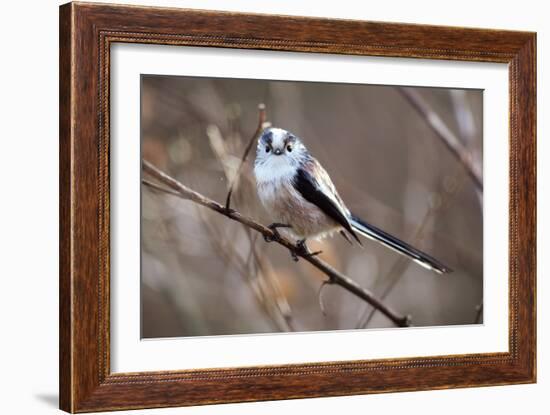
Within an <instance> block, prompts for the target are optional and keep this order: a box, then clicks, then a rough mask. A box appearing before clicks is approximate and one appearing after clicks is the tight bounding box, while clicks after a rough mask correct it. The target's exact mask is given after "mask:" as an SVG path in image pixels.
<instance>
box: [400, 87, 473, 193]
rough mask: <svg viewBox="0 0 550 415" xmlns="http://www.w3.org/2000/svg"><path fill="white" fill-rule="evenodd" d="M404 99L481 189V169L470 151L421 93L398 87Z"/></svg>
mask: <svg viewBox="0 0 550 415" xmlns="http://www.w3.org/2000/svg"><path fill="white" fill-rule="evenodd" d="M398 90H399V92H400V93H401V94H402V95H403V96H404V97H405V99H406V100H407V101H408V102H409V103H410V104H411V105H412V106H413V107H414V109H416V110H417V111H418V112H419V113H420V114H421V115H422V116H423V117H424V119H425V120H426V122H427V123H428V125H429V126H430V127H431V129H432V130H433V131H434V132H435V133H436V134H437V135H438V137H439V138H440V139H441V141H443V143H445V145H446V146H447V148H448V149H449V151H450V152H451V153H452V154H453V155H454V156H455V157H456V158H457V159H458V160H459V161H460V162H461V163H462V165H463V166H464V168H465V169H466V172H467V173H468V175H469V176H470V177H471V178H472V180H473V181H474V183H475V185H476V187H477V188H478V189H479V190H482V189H483V179H482V175H481V171H480V169H479V167H478V166H476V164H475V163H474V162H473V160H472V157H471V155H470V151H469V150H468V149H467V148H466V147H465V145H464V144H463V143H462V141H461V140H459V139H458V138H457V136H456V135H455V134H454V133H453V132H452V131H451V130H450V129H449V127H447V124H445V122H444V121H443V120H442V119H441V117H440V116H439V115H438V114H437V113H436V112H435V111H433V110H432V109H431V108H430V106H429V105H428V104H427V102H426V101H425V100H424V98H422V95H420V93H419V92H418V91H417V90H416V89H413V88H403V87H400V88H398Z"/></svg>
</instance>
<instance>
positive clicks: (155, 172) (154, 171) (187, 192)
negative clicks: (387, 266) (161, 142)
mask: <svg viewBox="0 0 550 415" xmlns="http://www.w3.org/2000/svg"><path fill="white" fill-rule="evenodd" d="M142 166H143V170H144V171H145V172H146V173H148V174H149V175H150V176H152V177H154V178H155V179H157V180H158V181H159V182H161V183H162V184H164V185H166V186H167V187H169V188H170V189H172V190H174V191H176V192H177V193H178V195H179V196H180V197H182V198H184V199H187V200H191V201H192V202H195V203H197V204H199V205H202V206H204V207H207V208H209V209H211V210H213V211H215V212H218V213H219V214H221V215H224V216H226V217H228V218H229V219H232V220H234V221H236V222H239V223H241V224H243V225H245V226H247V227H249V228H251V229H254V230H255V231H257V232H259V233H261V234H262V235H263V236H264V237H267V238H270V239H271V240H273V241H275V242H277V243H278V244H280V245H282V246H284V247H285V248H287V249H288V250H289V251H290V252H292V253H293V254H295V255H296V256H298V257H301V258H302V259H304V260H305V261H307V262H309V263H310V264H311V265H313V266H314V267H316V268H317V269H319V270H320V271H322V272H323V273H324V274H325V275H327V276H328V277H329V279H330V281H331V282H332V283H333V284H336V285H339V286H340V287H342V288H344V289H345V290H347V291H349V292H350V293H352V294H354V295H356V296H357V297H359V298H361V299H362V300H364V301H366V302H367V303H369V304H370V305H372V306H373V307H375V308H376V309H377V310H379V311H380V312H381V313H382V314H384V315H385V316H386V317H388V318H389V319H390V320H391V321H392V322H393V323H394V324H395V325H397V326H398V327H408V326H410V325H411V322H410V318H409V317H408V316H400V315H398V314H397V313H396V312H395V311H393V310H392V309H391V308H390V307H388V306H387V305H385V304H384V303H382V302H381V301H380V300H379V299H378V298H376V297H375V296H374V295H373V294H372V293H371V292H370V291H368V290H366V289H364V288H363V287H361V286H360V285H359V284H357V283H356V282H355V281H353V280H352V279H350V278H349V277H347V276H346V275H344V274H342V273H340V272H339V271H337V270H336V269H334V268H333V267H331V266H330V265H329V264H327V263H326V262H324V261H322V260H321V259H319V258H318V257H314V256H308V255H304V253H303V250H301V249H300V247H298V246H296V245H295V244H294V243H292V242H291V241H289V240H288V239H286V238H284V237H282V236H280V235H277V234H275V233H274V232H273V231H272V230H271V229H269V228H268V227H266V226H264V225H262V224H260V223H258V222H256V221H254V220H253V219H251V218H249V217H247V216H244V215H242V214H241V213H239V212H237V211H235V210H232V209H227V208H226V207H225V206H223V205H221V204H220V203H218V202H216V201H214V200H212V199H209V198H208V197H206V196H204V195H202V194H201V193H199V192H197V191H195V190H192V189H190V188H189V187H187V186H185V185H184V184H182V183H180V182H178V181H177V180H176V179H174V178H172V177H170V176H169V175H167V174H166V173H164V172H162V171H161V170H159V169H158V168H156V167H155V166H154V165H152V164H151V163H149V162H148V161H146V160H143V164H142ZM147 183H148V182H144V184H147Z"/></svg>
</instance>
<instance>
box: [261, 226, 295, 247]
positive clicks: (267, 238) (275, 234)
mask: <svg viewBox="0 0 550 415" xmlns="http://www.w3.org/2000/svg"><path fill="white" fill-rule="evenodd" d="M268 228H269V229H271V232H273V236H266V235H264V240H265V241H266V242H273V241H277V240H279V239H281V234H280V233H279V231H278V229H277V228H292V225H288V224H286V223H279V222H274V223H272V224H271V225H269V226H268Z"/></svg>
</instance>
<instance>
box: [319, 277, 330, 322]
mask: <svg viewBox="0 0 550 415" xmlns="http://www.w3.org/2000/svg"><path fill="white" fill-rule="evenodd" d="M330 284H332V280H330V279H329V280H325V281H323V283H322V284H321V286H320V287H319V292H318V293H317V296H318V297H319V298H318V299H319V308H320V309H321V313H323V315H324V316H326V315H327V312H326V310H325V304H324V303H323V289H324V288H325V287H326V286H327V285H330Z"/></svg>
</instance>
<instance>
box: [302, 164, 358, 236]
mask: <svg viewBox="0 0 550 415" xmlns="http://www.w3.org/2000/svg"><path fill="white" fill-rule="evenodd" d="M322 173H324V174H326V173H325V172H322ZM329 180H330V179H329ZM331 184H332V183H331ZM294 187H295V189H296V190H297V191H298V192H299V193H300V194H301V195H302V197H303V198H304V199H306V200H307V201H308V202H310V203H313V204H314V205H315V206H317V207H318V208H319V209H321V210H322V211H323V212H324V213H325V215H327V216H329V217H330V218H332V219H334V220H335V221H336V222H337V223H338V224H340V225H342V227H343V228H344V229H345V230H346V231H348V232H349V233H350V234H351V235H352V236H353V237H354V238H355V239H356V240H357V242H359V243H361V241H360V240H359V238H358V236H357V235H356V233H355V232H354V231H353V228H352V227H351V224H350V222H349V220H348V218H347V216H346V214H345V212H344V211H343V208H342V207H341V206H339V205H338V203H337V201H336V198H335V197H334V196H333V197H331V196H329V195H327V193H326V191H325V190H323V188H322V186H321V185H320V184H319V182H318V181H317V180H316V179H315V177H314V176H313V175H312V174H311V173H310V172H309V171H307V170H305V169H303V168H300V169H298V171H297V173H296V176H295V178H294ZM329 187H332V186H329Z"/></svg>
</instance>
